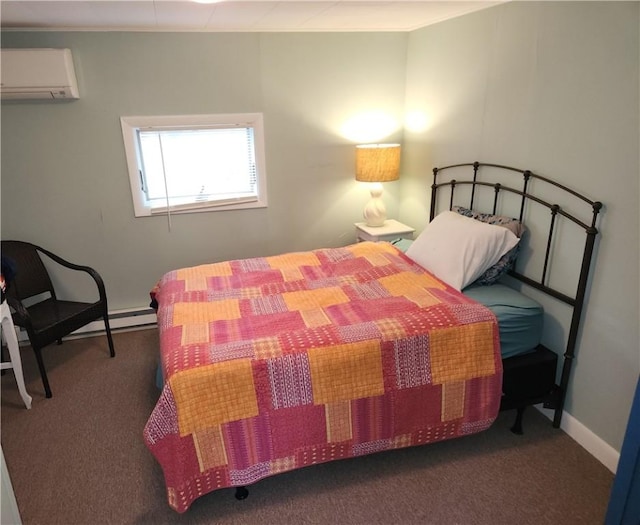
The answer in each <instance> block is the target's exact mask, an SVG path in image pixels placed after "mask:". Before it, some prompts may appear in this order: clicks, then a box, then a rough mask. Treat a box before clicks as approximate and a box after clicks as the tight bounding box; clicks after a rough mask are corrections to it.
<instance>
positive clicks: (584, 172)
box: [400, 2, 640, 450]
mask: <svg viewBox="0 0 640 525" xmlns="http://www.w3.org/2000/svg"><path fill="white" fill-rule="evenodd" d="M639 6H640V4H638V3H637V2H584V3H582V2H540V3H536V2H512V3H508V4H505V5H501V6H498V7H494V8H491V9H486V10H483V11H480V12H477V13H473V14H470V15H467V16H464V17H460V18H457V19H454V20H450V21H447V22H443V23H440V24H437V25H435V26H433V27H428V28H425V29H422V30H419V31H415V32H413V33H411V35H410V37H409V47H408V64H407V97H406V110H407V112H408V113H414V112H418V113H421V114H423V115H424V117H425V118H424V120H425V122H427V123H428V125H427V126H426V128H425V129H422V130H417V131H412V130H410V129H407V131H406V133H405V142H404V145H405V149H404V152H405V157H404V160H405V171H406V173H407V174H408V176H407V177H405V179H404V180H403V186H402V196H403V199H402V207H401V214H400V217H401V219H402V220H403V221H404V222H407V223H409V224H412V225H414V226H416V227H421V226H420V225H424V223H425V222H426V220H427V216H426V215H425V211H424V208H423V207H422V206H421V203H422V202H424V201H425V199H426V198H427V195H428V189H427V188H425V187H424V172H425V168H424V167H425V166H428V167H429V166H446V165H448V164H456V163H459V162H473V161H474V160H479V161H484V162H495V163H499V164H506V165H509V166H516V167H520V168H523V169H530V170H532V171H534V172H536V173H539V174H541V175H546V176H548V177H551V178H553V179H556V180H559V181H560V182H562V183H563V184H565V185H567V186H569V187H570V188H573V189H576V190H578V191H581V192H583V193H584V194H585V195H587V196H589V197H591V198H592V199H594V200H600V201H602V202H603V203H604V205H605V207H604V210H603V213H602V214H601V220H600V223H599V228H600V230H601V233H602V234H601V236H600V237H599V240H598V243H597V247H596V254H595V265H594V267H593V269H592V278H591V280H590V284H589V290H588V294H587V304H586V307H585V311H584V314H583V324H582V330H581V333H580V334H579V339H578V348H577V352H576V355H577V357H576V359H575V361H574V367H573V374H572V380H571V383H570V388H569V392H568V399H567V404H566V407H565V409H566V410H567V411H568V412H569V413H570V414H571V415H572V416H574V417H575V418H576V419H577V420H578V421H579V422H581V423H582V424H583V425H585V426H586V427H587V428H589V429H590V430H591V431H593V432H594V433H595V434H596V435H597V436H599V437H600V438H602V439H603V440H605V441H606V442H607V443H609V444H610V445H612V446H613V447H614V448H615V449H616V450H620V446H621V443H622V438H623V433H624V430H625V425H626V421H627V418H628V415H629V410H630V406H631V400H632V397H633V392H634V388H635V384H636V382H637V380H638V373H639V370H640V351H639V346H638V344H639V343H638V341H639V337H638V322H639V308H638V295H639V291H640V284H639V280H638V274H639V266H638V265H639V256H638V244H639V235H638V224H639V222H640V217H639V214H638V197H639V192H640V189H639V180H640V176H639V174H640V167H639V160H638V144H639V143H640V136H639V122H640V121H639V99H640V94H639V87H638V77H639V74H640V71H639V46H640V43H639V37H638V35H639V26H640V24H639V21H640V19H639V9H638V8H639ZM548 198H549V199H550V200H552V201H553V202H556V200H555V199H557V198H558V196H557V194H554V192H551V193H550V194H549V195H548ZM559 204H561V205H562V204H563V203H562V202H560V203H559ZM587 211H589V210H587ZM529 226H530V227H532V228H535V227H536V225H535V224H529ZM543 231H544V230H542V229H540V230H539V231H538V233H537V235H542V238H543V239H544V235H545V234H543V233H542V232H543ZM576 235H577V234H576ZM576 235H571V236H567V237H566V238H563V239H562V240H561V241H560V242H558V243H557V245H556V247H555V250H556V252H559V253H562V256H561V258H564V257H565V254H566V253H567V252H566V251H562V252H561V251H560V250H562V249H563V248H567V247H568V251H569V252H573V254H575V255H577V256H578V258H577V259H576V260H575V261H572V263H571V264H572V265H573V266H572V267H573V268H575V270H576V272H577V270H578V268H579V266H580V258H579V256H580V254H581V253H582V252H581V250H582V246H580V243H577V242H576ZM571 243H576V244H575V246H573V245H571ZM565 245H568V246H565ZM543 253H544V242H543V243H542V245H541V246H537V247H536V249H535V250H534V253H533V254H531V259H532V260H531V266H532V267H533V266H535V264H536V262H537V263H538V264H539V263H540V261H541V254H543ZM535 256H538V259H537V261H536V260H533V259H535ZM556 256H557V255H556ZM567 256H568V255H567ZM563 266H564V262H563V263H560V264H557V265H556V267H552V269H551V274H552V276H554V275H555V281H553V282H552V285H554V286H559V287H561V288H562V287H565V286H569V289H568V290H566V291H568V292H569V293H574V292H575V287H574V288H571V285H572V284H571V283H574V284H573V286H575V283H577V281H575V280H572V278H573V277H575V276H574V275H571V274H570V272H568V268H564V267H563ZM540 267H541V266H539V268H540ZM532 269H533V270H535V268H532ZM537 275H541V271H540V272H539V273H538V274H537ZM528 293H530V294H532V295H534V296H535V297H536V298H537V299H539V300H540V301H541V302H543V303H544V306H545V310H546V312H547V315H546V317H545V330H544V335H543V342H544V343H545V344H547V345H548V346H549V347H550V348H552V349H554V350H555V351H556V352H558V353H562V352H563V351H564V348H565V345H566V336H567V332H568V327H569V317H568V316H569V312H568V309H567V308H566V307H565V306H563V305H561V304H558V303H557V302H554V301H553V300H550V299H549V298H545V297H540V296H538V295H536V294H534V293H533V291H531V290H528Z"/></svg>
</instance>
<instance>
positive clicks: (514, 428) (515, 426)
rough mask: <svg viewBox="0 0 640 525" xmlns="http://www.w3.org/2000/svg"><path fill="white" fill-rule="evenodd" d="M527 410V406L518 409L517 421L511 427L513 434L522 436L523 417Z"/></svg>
mask: <svg viewBox="0 0 640 525" xmlns="http://www.w3.org/2000/svg"><path fill="white" fill-rule="evenodd" d="M525 408H527V407H526V405H525V406H521V407H518V408H517V412H516V420H515V422H514V423H513V426H512V427H511V432H513V433H514V434H518V435H520V436H521V435H522V434H523V432H522V416H523V415H524V409H525Z"/></svg>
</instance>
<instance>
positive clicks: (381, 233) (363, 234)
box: [356, 219, 416, 242]
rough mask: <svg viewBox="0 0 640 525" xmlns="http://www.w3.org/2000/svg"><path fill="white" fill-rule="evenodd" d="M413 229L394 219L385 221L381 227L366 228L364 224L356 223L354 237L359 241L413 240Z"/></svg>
mask: <svg viewBox="0 0 640 525" xmlns="http://www.w3.org/2000/svg"><path fill="white" fill-rule="evenodd" d="M415 231H416V230H415V228H412V227H411V226H407V225H406V224H402V223H401V222H399V221H396V220H395V219H387V220H386V221H385V222H384V224H383V225H382V226H367V223H366V222H356V236H357V238H358V242H360V241H373V242H378V241H394V240H396V239H398V238H402V239H413V233H414V232H415Z"/></svg>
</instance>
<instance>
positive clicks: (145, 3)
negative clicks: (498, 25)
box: [0, 0, 504, 32]
mask: <svg viewBox="0 0 640 525" xmlns="http://www.w3.org/2000/svg"><path fill="white" fill-rule="evenodd" d="M503 1H504V0H494V1H491V0H489V1H483V0H471V1H462V0H454V1H452V0H449V1H424V0H277V1H276V0H228V1H226V0H223V1H220V2H218V3H208V4H204V3H197V2H194V1H191V0H138V1H128V0H108V1H102V0H71V1H57V0H45V1H33V0H1V1H0V22H1V24H0V26H1V28H2V30H12V29H31V30H55V31H203V32H206V31H211V32H214V31H220V32H222V31H412V30H415V29H418V28H420V27H424V26H427V25H430V24H435V23H436V22H441V21H443V20H447V19H449V18H454V17H457V16H460V15H464V14H466V13H470V12H472V11H477V10H479V9H484V8H486V7H490V6H492V5H496V4H499V3H502V2H503Z"/></svg>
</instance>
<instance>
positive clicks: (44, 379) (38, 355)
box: [33, 348, 52, 398]
mask: <svg viewBox="0 0 640 525" xmlns="http://www.w3.org/2000/svg"><path fill="white" fill-rule="evenodd" d="M33 350H34V352H35V353H36V361H37V362H38V368H39V369H40V377H42V385H43V386H44V393H45V396H47V397H49V398H50V397H51V395H52V394H51V388H50V387H49V378H48V377H47V371H46V370H45V368H44V361H43V360H42V349H40V348H34V349H33Z"/></svg>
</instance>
